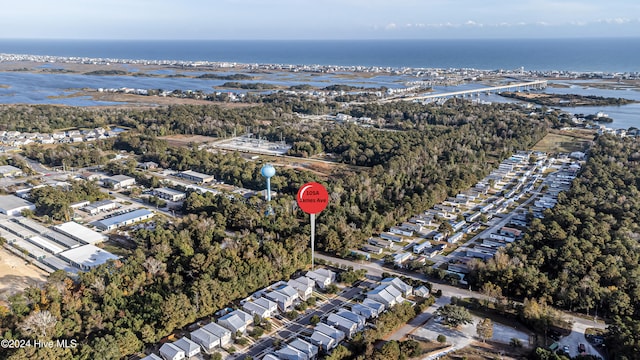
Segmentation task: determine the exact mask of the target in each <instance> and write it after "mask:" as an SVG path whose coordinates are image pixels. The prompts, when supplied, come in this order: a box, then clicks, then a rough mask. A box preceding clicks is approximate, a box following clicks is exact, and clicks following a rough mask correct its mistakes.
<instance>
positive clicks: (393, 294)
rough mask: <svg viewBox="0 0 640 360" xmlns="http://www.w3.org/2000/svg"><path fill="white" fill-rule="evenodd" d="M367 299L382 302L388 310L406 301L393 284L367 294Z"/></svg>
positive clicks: (379, 286)
mask: <svg viewBox="0 0 640 360" xmlns="http://www.w3.org/2000/svg"><path fill="white" fill-rule="evenodd" d="M367 298H369V299H372V300H375V301H378V302H380V303H381V304H383V305H384V306H385V308H387V309H388V308H390V307H392V306H393V305H395V304H398V303H400V302H402V301H403V300H404V299H403V298H402V293H401V292H400V291H399V290H398V289H396V288H395V287H394V286H393V285H391V284H387V285H378V287H376V288H375V289H373V290H371V291H369V292H368V293H367Z"/></svg>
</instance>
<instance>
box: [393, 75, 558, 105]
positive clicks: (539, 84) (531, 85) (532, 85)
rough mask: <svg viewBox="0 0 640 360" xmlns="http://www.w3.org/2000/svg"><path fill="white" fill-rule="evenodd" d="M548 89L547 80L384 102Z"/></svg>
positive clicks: (431, 99) (434, 99) (429, 99)
mask: <svg viewBox="0 0 640 360" xmlns="http://www.w3.org/2000/svg"><path fill="white" fill-rule="evenodd" d="M546 87H547V80H535V81H528V82H521V83H514V84H508V85H500V86H491V87H485V88H479V89H471V90H460V91H452V92H447V93H438V94H429V95H419V96H409V97H399V98H393V99H386V100H383V102H389V101H399V100H402V101H421V100H424V101H437V100H442V99H449V98H453V97H466V96H473V95H478V96H480V94H483V93H485V94H490V93H493V92H495V93H499V92H501V91H520V90H531V89H534V90H540V89H544V88H546Z"/></svg>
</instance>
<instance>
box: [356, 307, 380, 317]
mask: <svg viewBox="0 0 640 360" xmlns="http://www.w3.org/2000/svg"><path fill="white" fill-rule="evenodd" d="M351 311H352V312H353V313H355V314H358V315H360V316H363V317H364V318H365V319H372V318H375V317H377V316H378V312H377V311H376V310H375V309H372V308H370V307H368V306H365V305H362V304H353V305H351Z"/></svg>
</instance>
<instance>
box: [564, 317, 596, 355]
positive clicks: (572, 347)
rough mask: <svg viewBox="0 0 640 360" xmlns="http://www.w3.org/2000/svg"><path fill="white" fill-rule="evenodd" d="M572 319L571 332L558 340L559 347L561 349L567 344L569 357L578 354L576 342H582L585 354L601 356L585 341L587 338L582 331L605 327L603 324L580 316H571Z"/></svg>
mask: <svg viewBox="0 0 640 360" xmlns="http://www.w3.org/2000/svg"><path fill="white" fill-rule="evenodd" d="M572 321H573V327H572V328H571V334H569V335H567V336H565V337H563V338H561V339H560V340H559V341H558V344H559V345H560V349H562V347H563V346H568V347H569V355H570V356H571V357H574V356H576V355H579V354H578V344H580V343H582V344H584V346H585V348H586V349H587V354H592V355H596V356H601V357H603V355H602V354H600V353H599V352H598V351H597V350H596V349H595V348H594V347H593V346H591V344H590V343H589V342H588V341H587V339H586V338H585V337H584V333H585V330H586V329H587V328H591V327H594V328H599V329H604V328H605V327H606V325H605V324H603V323H602V322H599V323H597V322H595V321H592V320H586V319H583V318H580V317H575V316H573V317H572Z"/></svg>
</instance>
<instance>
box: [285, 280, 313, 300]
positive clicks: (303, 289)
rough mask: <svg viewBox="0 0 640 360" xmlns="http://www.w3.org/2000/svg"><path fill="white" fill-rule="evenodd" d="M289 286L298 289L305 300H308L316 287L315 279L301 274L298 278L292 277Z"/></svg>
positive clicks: (301, 297) (300, 296)
mask: <svg viewBox="0 0 640 360" xmlns="http://www.w3.org/2000/svg"><path fill="white" fill-rule="evenodd" d="M287 284H288V285H289V286H291V287H292V288H294V289H296V291H298V297H299V298H300V299H302V300H303V301H306V300H307V299H309V298H310V297H311V294H313V288H314V287H315V284H316V283H315V281H314V280H312V279H309V278H308V277H305V276H301V277H299V278H297V279H291V280H289V282H287Z"/></svg>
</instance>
